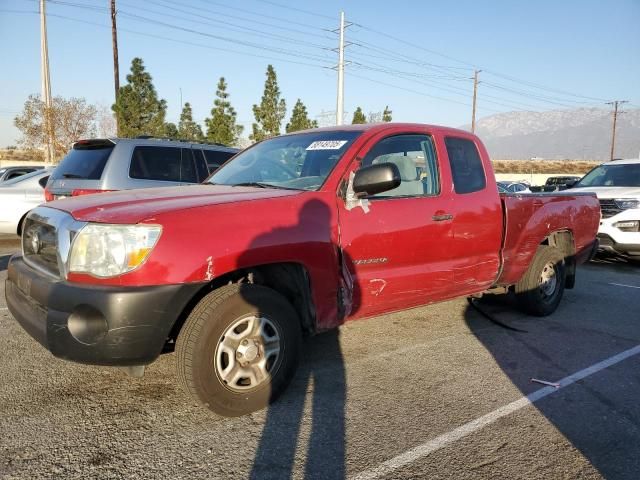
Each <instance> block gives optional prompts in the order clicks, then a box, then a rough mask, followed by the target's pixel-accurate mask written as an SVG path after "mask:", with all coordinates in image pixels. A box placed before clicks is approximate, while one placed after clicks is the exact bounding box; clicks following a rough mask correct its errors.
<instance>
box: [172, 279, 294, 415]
mask: <svg viewBox="0 0 640 480" xmlns="http://www.w3.org/2000/svg"><path fill="white" fill-rule="evenodd" d="M300 340H301V332H300V322H299V320H298V316H297V314H296V311H295V310H294V309H293V307H292V306H291V304H290V303H289V302H288V301H287V300H286V299H285V298H284V297H283V296H282V295H280V294H279V293H278V292H276V291H275V290H272V289H270V288H267V287H263V286H259V285H251V284H235V285H227V286H224V287H222V288H220V289H218V290H215V291H213V292H211V293H210V294H208V295H207V296H205V297H204V298H203V299H202V300H200V302H199V303H198V305H197V306H196V308H195V309H194V310H193V312H191V314H190V315H189V317H188V318H187V320H186V322H185V324H184V326H183V327H182V330H181V332H180V335H179V336H178V340H177V342H176V353H177V368H178V377H179V378H180V381H181V383H182V385H183V386H184V387H185V388H186V390H187V391H188V392H189V393H190V394H191V395H192V396H193V397H194V398H196V399H197V400H198V401H199V402H200V403H202V404H204V405H205V406H206V407H207V408H209V409H211V410H213V411H214V412H216V413H218V414H220V415H224V416H230V417H232V416H239V415H244V414H247V413H250V412H253V411H256V410H259V409H261V408H264V407H266V406H267V405H268V404H269V403H270V402H272V401H274V400H275V399H276V398H277V397H278V395H279V394H280V393H281V392H282V391H283V390H284V389H285V388H286V387H287V386H288V384H289V382H290V381H291V378H292V377H293V375H294V373H295V369H296V367H297V363H298V355H299V349H300Z"/></svg>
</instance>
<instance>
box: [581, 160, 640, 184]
mask: <svg viewBox="0 0 640 480" xmlns="http://www.w3.org/2000/svg"><path fill="white" fill-rule="evenodd" d="M580 187H640V163H627V164H621V165H620V164H619V165H600V166H599V167H596V168H594V169H593V170H591V171H590V172H589V173H587V174H586V175H585V176H584V177H583V178H582V180H580V181H579V182H578V183H576V184H575V185H574V186H573V188H580Z"/></svg>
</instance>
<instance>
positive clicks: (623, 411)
mask: <svg viewBox="0 0 640 480" xmlns="http://www.w3.org/2000/svg"><path fill="white" fill-rule="evenodd" d="M0 240H1V239H0ZM15 249H16V246H15V245H13V246H12V245H11V244H10V243H2V242H0V280H4V279H5V278H6V264H7V260H8V254H10V253H11V252H12V251H15ZM0 298H1V300H0V368H1V374H0V478H3V479H5V478H6V479H39V478H42V479H45V478H46V479H52V478H60V479H76V478H77V479H80V478H82V479H85V478H100V479H102V478H104V479H110V478H114V479H115V478H216V479H217V478H220V479H236V478H259V479H262V478H274V479H275V478H277V479H279V478H289V477H291V478H317V479H333V478H358V479H364V478H371V479H374V478H385V479H392V478H393V479H396V478H401V479H409V478H429V479H440V478H442V479H445V478H447V479H451V478H455V479H467V478H468V479H480V478H482V479H484V478H492V479H493V478H498V479H500V478H504V479H517V478H526V479H535V478H545V479H548V478H554V479H555V478H584V479H592V478H594V479H595V478H608V479H637V478H639V477H640V407H639V406H638V398H640V373H638V372H639V371H640V370H639V367H640V354H636V353H640V348H639V349H637V352H636V350H633V349H634V348H635V347H637V346H638V345H639V344H640V316H639V314H638V312H639V311H640V266H637V265H634V264H630V263H628V262H625V261H621V260H612V259H601V260H599V261H597V262H592V263H590V264H589V265H586V266H583V267H581V268H579V270H578V282H577V285H576V288H575V289H574V290H570V291H567V292H566V293H565V297H564V299H563V302H562V304H561V306H560V308H559V309H558V311H557V312H556V313H554V314H553V315H552V316H550V317H547V318H543V319H540V318H533V317H527V316H525V315H523V314H521V313H519V312H517V311H516V310H515V309H514V307H513V302H512V300H511V299H510V298H509V297H491V298H485V299H483V300H482V301H481V302H480V303H479V306H480V308H481V309H482V310H483V311H485V312H486V313H489V314H490V316H492V317H493V318H495V319H497V320H499V321H500V322H502V323H503V324H505V325H507V326H508V327H512V328H514V329H516V330H514V329H507V328H504V327H503V326H500V325H497V324H496V323H493V322H491V321H490V320H489V319H487V318H486V317H485V316H483V315H482V314H480V313H479V312H478V311H476V310H475V309H473V308H471V307H470V306H469V305H468V303H467V302H466V300H465V299H459V300H454V301H450V302H446V303H443V304H438V305H432V306H429V307H424V308H417V309H413V310H409V311H405V312H399V313H395V314H391V315H384V316H380V317H376V318H373V319H369V320H363V321H359V322H353V323H351V324H347V325H345V326H343V327H342V328H340V329H339V330H338V331H335V332H330V333H327V334H323V335H319V336H317V337H315V338H312V339H310V340H307V341H306V342H305V345H304V352H305V355H304V360H303V363H302V365H301V368H300V370H299V372H298V375H297V376H296V379H295V380H294V383H293V385H292V387H291V388H290V389H289V390H288V391H287V392H286V393H285V395H284V396H283V397H282V398H281V399H280V400H279V401H278V402H277V403H275V404H274V405H273V406H272V407H271V408H269V409H268V410H265V411H262V412H257V413H254V414H251V415H248V416H244V417H240V418H232V419H230V418H223V417H219V416H216V415H215V414H213V413H211V412H209V411H207V410H204V409H202V408H201V407H199V406H197V405H195V403H194V402H193V401H192V400H191V399H190V398H189V397H188V396H187V395H186V394H185V393H184V392H183V391H182V390H181V389H180V387H179V386H178V385H177V382H176V377H175V374H174V369H175V358H174V355H173V354H170V355H166V356H163V357H161V359H160V360H158V361H157V362H155V363H154V364H152V365H151V366H150V367H149V368H148V369H147V373H146V375H145V377H144V378H142V379H135V378H131V377H128V376H127V375H126V374H125V373H124V372H123V371H121V370H118V369H115V368H100V367H91V366H83V365H76V364H72V363H68V362H65V361H62V360H58V359H56V358H54V357H53V356H51V355H50V354H49V353H48V352H47V351H46V350H44V349H43V348H42V347H40V345H38V344H37V343H36V342H35V341H34V340H32V339H31V338H30V337H29V336H28V335H27V334H26V333H25V332H24V331H23V330H22V329H21V328H20V327H19V326H18V325H17V324H16V322H15V321H14V320H13V318H12V317H11V314H10V313H9V312H8V311H7V309H6V304H5V301H4V281H1V282H0ZM621 352H631V353H627V355H628V356H627V357H619V356H618V357H616V355H619V354H620V353H621ZM634 352H636V353H634ZM603 361H605V363H602V362H603ZM576 372H580V375H578V376H577V377H576V376H575V375H574V374H576ZM572 375H573V376H572ZM532 378H536V379H540V380H543V381H548V382H550V383H557V382H558V381H560V380H561V382H560V387H559V388H556V387H554V386H551V387H548V386H546V385H544V384H540V383H535V382H532V381H531V379H532ZM567 378H569V379H572V381H571V382H569V381H568V380H566V379H567ZM543 389H548V390H545V391H544V392H543V393H544V396H540V392H541V391H542V390H543ZM545 392H546V393H545ZM527 395H529V397H528V398H525V396H527ZM505 408H506V409H505Z"/></svg>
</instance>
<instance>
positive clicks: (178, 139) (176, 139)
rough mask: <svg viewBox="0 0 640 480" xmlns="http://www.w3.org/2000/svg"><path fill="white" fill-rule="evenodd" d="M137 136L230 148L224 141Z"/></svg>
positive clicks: (147, 136) (147, 137)
mask: <svg viewBox="0 0 640 480" xmlns="http://www.w3.org/2000/svg"><path fill="white" fill-rule="evenodd" d="M134 138H137V139H139V140H165V141H167V142H184V143H197V144H200V145H214V146H216V147H227V148H230V147H229V145H225V144H224V143H217V142H205V141H197V140H187V139H185V138H171V137H156V136H154V135H138V136H137V137H134Z"/></svg>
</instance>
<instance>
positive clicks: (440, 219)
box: [431, 213, 453, 222]
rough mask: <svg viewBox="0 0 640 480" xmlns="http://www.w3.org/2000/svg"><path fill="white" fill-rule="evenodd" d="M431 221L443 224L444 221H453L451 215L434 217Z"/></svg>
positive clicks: (444, 214) (445, 214)
mask: <svg viewBox="0 0 640 480" xmlns="http://www.w3.org/2000/svg"><path fill="white" fill-rule="evenodd" d="M431 219H432V220H433V221H434V222H444V221H445V220H453V215H451V214H450V213H443V214H442V215H434V216H433V217H431Z"/></svg>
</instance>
